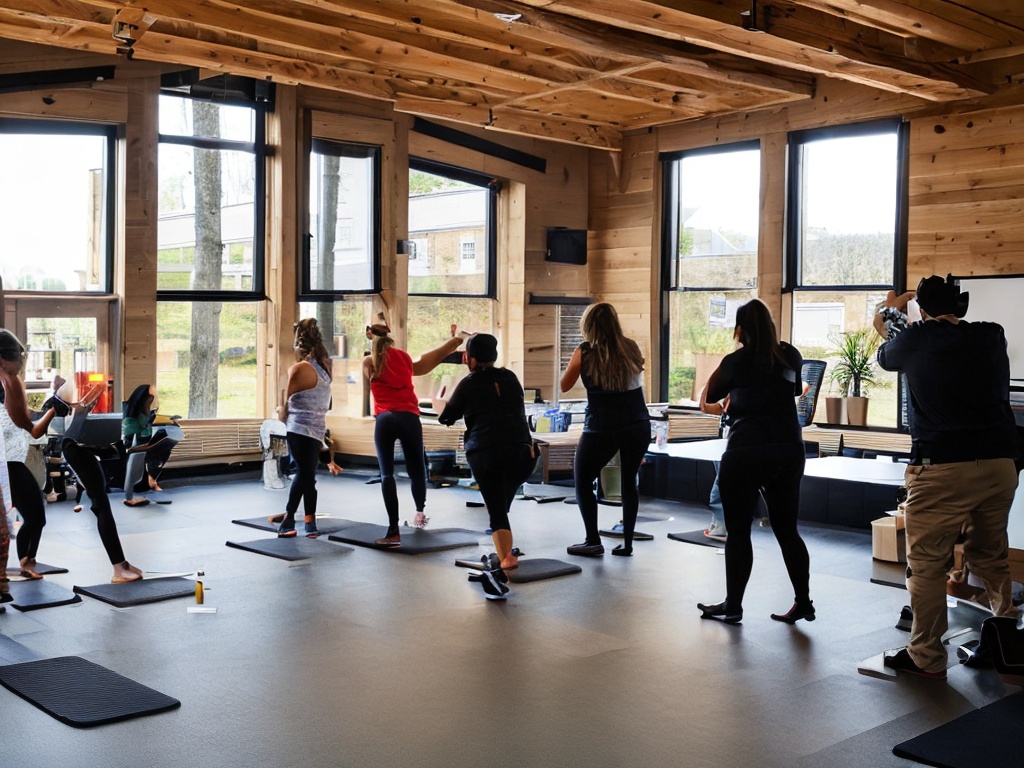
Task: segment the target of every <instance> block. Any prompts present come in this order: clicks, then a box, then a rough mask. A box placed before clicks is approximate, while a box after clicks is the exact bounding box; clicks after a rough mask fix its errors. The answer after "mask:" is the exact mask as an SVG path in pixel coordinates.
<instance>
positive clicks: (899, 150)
mask: <svg viewBox="0 0 1024 768" xmlns="http://www.w3.org/2000/svg"><path fill="white" fill-rule="evenodd" d="M893 129H895V133H896V158H897V159H896V162H897V164H898V168H897V173H896V189H895V194H896V214H895V221H894V222H893V263H892V280H891V281H890V282H889V283H887V284H882V283H878V284H874V283H868V284H856V285H854V284H847V285H803V282H802V270H801V266H802V263H801V260H802V256H803V254H802V253H801V251H800V234H799V233H800V231H801V227H802V225H803V219H802V208H801V205H800V202H801V195H802V185H801V179H802V169H803V152H802V148H803V145H805V144H808V143H811V142H814V141H821V140H828V139H841V138H856V137H859V136H872V135H878V134H882V133H887V132H889V131H892V130H893ZM909 139H910V123H909V122H907V121H905V120H901V119H900V118H886V119H883V120H871V121H867V122H863V123H850V124H846V125H835V126H829V127H827V128H810V129H807V130H802V131H793V132H791V133H790V134H789V136H788V141H787V156H786V214H785V222H786V241H785V244H784V247H783V254H784V255H783V262H784V263H783V269H782V274H783V284H782V294H783V295H785V294H787V293H789V294H792V293H794V292H796V291H807V292H827V291H832V292H834V291H836V290H847V291H873V290H878V289H886V290H888V289H889V288H892V289H893V290H895V291H896V292H897V293H902V292H903V291H904V290H906V273H907V216H908V208H909V205H908V178H907V177H908V170H909V163H910V151H909V150H910V141H909Z"/></svg>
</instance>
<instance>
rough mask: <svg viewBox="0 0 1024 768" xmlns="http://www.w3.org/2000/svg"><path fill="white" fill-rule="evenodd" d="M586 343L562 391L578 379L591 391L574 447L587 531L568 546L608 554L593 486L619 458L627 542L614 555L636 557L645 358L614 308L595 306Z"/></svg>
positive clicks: (646, 436)
mask: <svg viewBox="0 0 1024 768" xmlns="http://www.w3.org/2000/svg"><path fill="white" fill-rule="evenodd" d="M580 333H581V334H582V336H583V343H582V344H580V345H579V346H578V347H577V348H576V349H575V350H574V351H573V353H572V357H571V358H570V359H569V364H568V366H566V369H565V373H563V374H562V381H561V387H562V391H563V392H568V391H569V390H570V389H572V388H573V386H575V384H576V382H577V380H579V379H580V378H582V379H583V386H585V387H586V388H587V415H586V418H585V421H584V424H583V435H582V436H581V437H580V444H579V446H578V447H577V448H576V458H575V459H574V461H573V474H574V475H575V478H576V501H577V503H578V504H579V506H580V515H582V517H583V525H584V527H585V528H586V533H587V538H586V540H585V541H584V542H583V543H582V544H573V545H572V546H570V547H568V548H567V550H566V551H567V552H568V553H569V554H570V555H585V556H588V557H600V556H601V555H603V554H604V545H603V544H601V534H600V533H599V532H598V527H597V496H596V495H595V493H594V482H595V481H596V480H597V477H598V475H599V474H600V472H601V469H602V468H603V467H604V466H605V465H606V464H607V463H608V462H609V461H611V460H612V458H613V457H614V456H615V454H616V453H618V454H619V465H620V470H621V473H622V528H623V534H624V535H623V542H622V544H620V545H619V546H617V547H615V549H613V550H612V554H613V555H620V556H625V557H629V556H630V555H632V554H633V530H634V528H635V527H636V515H637V511H638V510H639V508H640V495H639V492H638V491H637V485H636V484H637V473H638V472H639V471H640V464H641V462H643V459H644V454H645V453H646V452H647V448H648V446H649V445H650V443H651V424H650V414H649V413H648V411H647V401H646V399H645V398H644V390H643V373H644V356H643V353H642V352H641V351H640V347H639V346H638V345H637V343H636V342H635V341H633V340H632V339H629V338H626V337H625V336H623V335H622V326H620V325H619V316H618V314H617V313H616V312H615V307H613V306H612V305H611V304H606V303H600V304H591V305H590V306H589V307H587V311H586V312H584V313H583V317H582V318H581V320H580Z"/></svg>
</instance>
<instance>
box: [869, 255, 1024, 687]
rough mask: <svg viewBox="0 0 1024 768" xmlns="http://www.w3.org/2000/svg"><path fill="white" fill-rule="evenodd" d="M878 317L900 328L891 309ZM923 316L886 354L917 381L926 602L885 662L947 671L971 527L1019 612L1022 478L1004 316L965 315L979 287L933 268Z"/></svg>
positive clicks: (915, 453) (988, 567)
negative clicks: (949, 606)
mask: <svg viewBox="0 0 1024 768" xmlns="http://www.w3.org/2000/svg"><path fill="white" fill-rule="evenodd" d="M905 298H906V294H904V295H903V296H902V297H896V296H895V295H894V294H892V293H890V294H889V297H888V298H887V300H886V302H885V305H886V306H883V307H882V309H881V310H880V313H879V315H878V316H876V318H875V329H876V330H878V332H879V333H880V334H881V335H882V336H883V337H888V330H889V329H887V328H886V316H885V315H886V309H887V308H890V307H896V308H899V307H898V306H897V304H898V302H899V301H900V300H901V299H904V301H903V303H904V304H905V303H906V301H905ZM917 303H918V305H919V307H920V308H921V316H922V318H923V320H922V322H918V323H913V324H911V325H910V326H908V327H907V328H906V330H903V331H902V332H900V333H897V334H895V335H894V336H893V337H892V338H890V339H889V340H888V341H886V342H885V343H884V344H882V346H881V347H879V349H878V364H879V365H880V366H881V367H882V368H884V369H885V370H887V371H901V372H902V373H903V374H904V375H905V376H906V378H907V382H908V384H909V388H910V408H911V416H912V418H911V420H910V424H911V428H910V429H911V437H912V438H913V450H912V455H911V463H910V465H909V466H908V467H907V471H906V480H905V484H906V487H907V491H908V497H907V502H906V530H907V590H908V591H909V593H910V606H911V610H912V611H913V614H914V621H913V626H912V628H911V632H910V643H909V644H908V645H907V647H906V648H903V649H900V650H899V651H898V652H896V653H894V654H891V655H889V654H886V656H885V662H884V663H885V666H886V667H889V668H891V669H895V670H896V671H898V672H907V673H910V674H914V675H918V676H920V677H926V678H932V679H944V678H945V677H946V649H945V648H944V647H943V645H942V635H943V634H944V633H945V632H946V630H947V629H948V625H947V616H946V574H947V572H948V570H949V568H950V566H951V563H952V560H953V547H954V545H955V544H956V543H957V540H958V539H959V537H960V535H961V532H962V531H963V532H965V533H966V541H965V542H964V556H965V559H966V560H967V561H968V562H969V563H970V565H971V570H972V572H973V573H974V574H976V575H977V576H978V577H980V578H981V580H982V582H983V583H984V585H985V589H986V591H987V592H988V596H989V600H990V603H991V606H992V610H993V612H994V613H995V614H996V615H997V616H1005V615H1012V614H1014V613H1016V609H1014V607H1013V604H1012V602H1011V588H1012V582H1011V580H1010V569H1009V565H1008V563H1007V559H1006V558H1007V546H1008V545H1007V538H1006V521H1007V517H1008V514H1009V510H1010V505H1011V503H1012V502H1013V495H1014V492H1015V490H1016V488H1017V472H1016V469H1015V467H1014V455H1015V452H1016V443H1015V434H1014V429H1015V426H1014V421H1013V413H1012V411H1011V410H1010V402H1009V388H1010V362H1009V358H1008V357H1007V353H1006V337H1005V336H1004V333H1003V328H1002V326H1000V325H998V324H997V323H988V322H975V323H968V322H966V321H962V318H963V317H964V315H966V314H967V306H968V295H967V294H966V293H960V289H959V287H958V286H957V285H956V284H955V283H954V282H953V281H952V279H950V278H948V277H947V278H946V279H945V280H943V279H942V278H941V277H939V276H938V275H932V276H931V277H928V278H925V279H923V280H921V282H920V283H919V284H918V286H917Z"/></svg>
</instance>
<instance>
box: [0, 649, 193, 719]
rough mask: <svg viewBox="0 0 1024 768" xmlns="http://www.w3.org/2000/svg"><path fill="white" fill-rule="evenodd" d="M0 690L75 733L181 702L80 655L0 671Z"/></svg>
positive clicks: (170, 707) (178, 705) (164, 709)
mask: <svg viewBox="0 0 1024 768" xmlns="http://www.w3.org/2000/svg"><path fill="white" fill-rule="evenodd" d="M0 685H3V687H4V688H6V689H7V690H9V691H11V692H13V693H16V694H18V695H19V696H21V698H23V699H25V701H27V702H29V703H30V704H34V705H35V706H37V707H39V709H41V710H43V712H46V713H47V714H48V715H52V716H53V717H55V718H57V719H58V720H60V721H61V722H62V723H66V724H67V725H72V726H74V727H75V728H86V727H89V726H93V725H105V724H107V723H116V722H118V721H119V720H128V719H130V718H133V717H142V716H143V715H153V714H156V713H157V712H166V711H167V710H170V709H176V708H177V707H180V706H181V702H180V701H178V700H177V699H173V698H171V697H170V696H167V695H165V694H163V693H160V692H159V691H154V690H153V689H152V688H147V687H146V686H144V685H141V684H140V683H136V682H135V681H134V680H129V679H128V678H127V677H124V676H122V675H119V674H117V673H116V672H112V671H111V670H109V669H107V668H106V667H101V666H100V665H99V664H93V663H92V662H91V661H87V660H86V659H82V658H79V657H78V656H60V657H58V658H56V659H40V660H38V661H26V662H23V663H21V664H11V665H9V666H6V667H0Z"/></svg>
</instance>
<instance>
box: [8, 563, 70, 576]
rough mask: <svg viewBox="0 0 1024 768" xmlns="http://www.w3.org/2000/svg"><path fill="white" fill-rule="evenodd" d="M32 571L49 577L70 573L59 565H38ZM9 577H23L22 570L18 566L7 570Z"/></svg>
mask: <svg viewBox="0 0 1024 768" xmlns="http://www.w3.org/2000/svg"><path fill="white" fill-rule="evenodd" d="M32 570H33V571H35V572H36V573H38V574H39V575H40V576H47V575H49V574H51V573H67V572H68V569H67V568H61V567H60V566H59V565H47V564H46V563H36V565H35V567H34V568H33V569H32ZM7 575H8V576H15V577H17V576H20V575H21V568H18V567H17V566H15V567H13V568H8V569H7Z"/></svg>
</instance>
